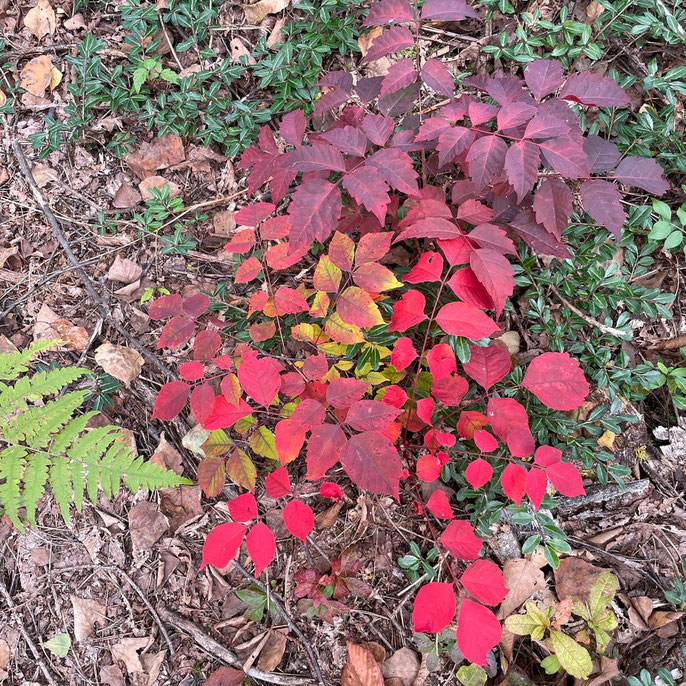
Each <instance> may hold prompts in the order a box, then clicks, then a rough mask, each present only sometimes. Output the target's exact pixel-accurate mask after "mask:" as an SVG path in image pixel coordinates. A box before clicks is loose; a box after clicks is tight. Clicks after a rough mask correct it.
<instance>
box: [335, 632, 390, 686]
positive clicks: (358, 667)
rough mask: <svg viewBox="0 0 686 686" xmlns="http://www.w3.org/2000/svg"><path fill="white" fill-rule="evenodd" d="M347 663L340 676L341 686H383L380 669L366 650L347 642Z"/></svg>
mask: <svg viewBox="0 0 686 686" xmlns="http://www.w3.org/2000/svg"><path fill="white" fill-rule="evenodd" d="M347 646H348V661H347V662H346V663H345V667H344V668H343V673H342V674H341V686H384V678H383V674H382V673H381V668H380V667H379V665H378V663H377V662H376V660H375V659H374V656H373V655H372V654H371V652H369V651H368V650H367V649H366V648H364V647H363V646H360V645H356V644H355V643H351V642H350V641H348V642H347Z"/></svg>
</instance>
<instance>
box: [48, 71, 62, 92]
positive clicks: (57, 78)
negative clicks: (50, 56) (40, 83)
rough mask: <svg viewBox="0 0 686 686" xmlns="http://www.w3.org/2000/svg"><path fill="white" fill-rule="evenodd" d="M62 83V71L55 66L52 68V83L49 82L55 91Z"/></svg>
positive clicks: (51, 88)
mask: <svg viewBox="0 0 686 686" xmlns="http://www.w3.org/2000/svg"><path fill="white" fill-rule="evenodd" d="M60 83H62V72H61V71H60V70H59V69H58V68H57V67H53V68H52V69H51V70H50V83H49V84H48V86H49V87H50V90H51V91H54V90H55V88H57V86H59V85H60Z"/></svg>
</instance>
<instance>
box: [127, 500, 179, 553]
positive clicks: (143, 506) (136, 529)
mask: <svg viewBox="0 0 686 686" xmlns="http://www.w3.org/2000/svg"><path fill="white" fill-rule="evenodd" d="M168 528H169V524H168V523H167V518H166V517H165V516H164V515H163V514H162V513H161V512H160V511H159V510H158V509H157V505H155V504H154V503H150V502H148V501H147V500H144V501H143V502H140V503H138V504H136V505H134V506H133V507H132V508H131V509H130V510H129V532H130V533H131V540H132V541H133V545H134V546H135V547H136V548H138V549H139V550H149V549H150V548H152V547H153V546H154V545H155V543H157V541H159V540H160V538H161V537H162V534H163V533H164V532H165V531H166V530H167V529H168Z"/></svg>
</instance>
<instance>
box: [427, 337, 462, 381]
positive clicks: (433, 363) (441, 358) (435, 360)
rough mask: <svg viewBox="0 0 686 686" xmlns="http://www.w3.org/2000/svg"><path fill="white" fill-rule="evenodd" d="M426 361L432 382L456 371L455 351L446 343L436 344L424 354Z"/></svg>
mask: <svg viewBox="0 0 686 686" xmlns="http://www.w3.org/2000/svg"><path fill="white" fill-rule="evenodd" d="M426 361H427V363H428V365H429V371H430V372H431V376H432V377H433V380H434V382H435V381H440V380H441V379H444V378H445V377H446V376H450V375H451V374H453V373H454V372H456V371H457V361H456V360H455V353H454V352H453V349H452V348H451V347H450V346H449V345H448V344H447V343H438V344H436V345H435V346H434V347H433V348H431V350H429V352H428V353H427V354H426Z"/></svg>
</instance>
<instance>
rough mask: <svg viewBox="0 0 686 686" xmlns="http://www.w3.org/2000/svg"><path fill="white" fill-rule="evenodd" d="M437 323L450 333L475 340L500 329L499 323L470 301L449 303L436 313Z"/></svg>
mask: <svg viewBox="0 0 686 686" xmlns="http://www.w3.org/2000/svg"><path fill="white" fill-rule="evenodd" d="M436 323H437V324H438V325H439V326H440V327H441V329H443V331H445V332H446V333H448V334H451V335H453V336H464V337H465V338H471V339H472V340H474V341H478V340H481V339H482V338H486V337H487V336H490V335H491V334H493V333H495V332H496V331H498V325H497V324H496V323H495V322H494V321H493V320H492V319H491V318H490V317H489V316H488V315H487V314H485V313H484V312H482V311H481V310H479V309H477V308H476V307H474V306H473V305H470V304H468V303H460V302H454V303H448V304H447V305H443V307H442V308H441V309H440V310H439V312H438V314H437V315H436Z"/></svg>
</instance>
